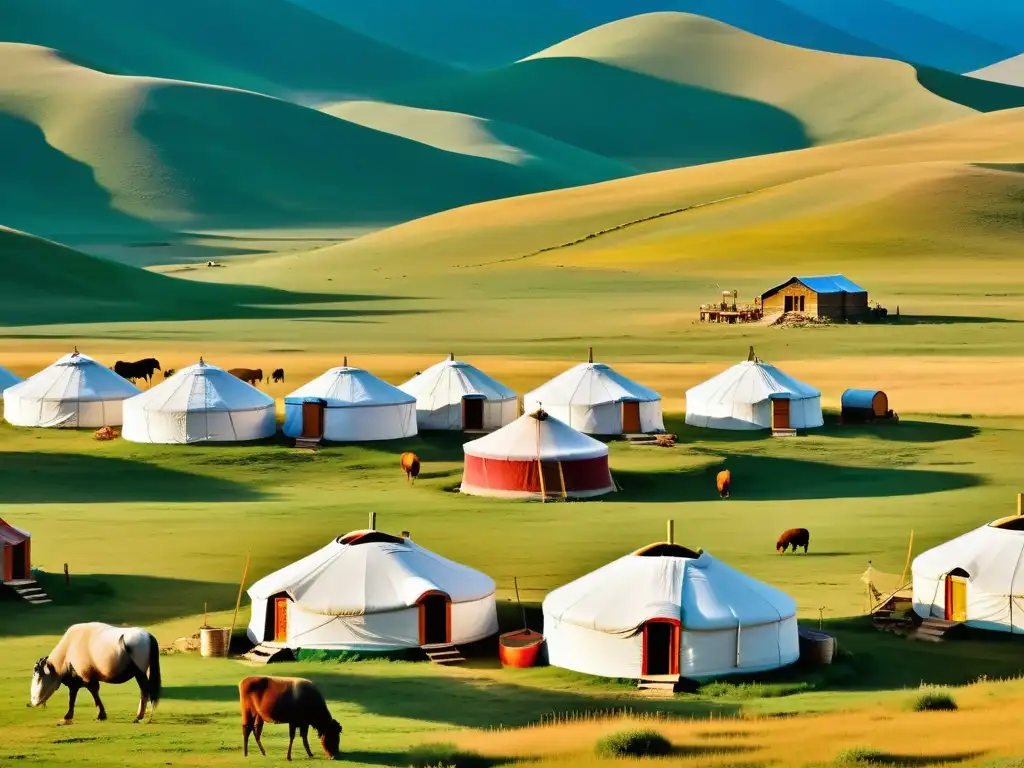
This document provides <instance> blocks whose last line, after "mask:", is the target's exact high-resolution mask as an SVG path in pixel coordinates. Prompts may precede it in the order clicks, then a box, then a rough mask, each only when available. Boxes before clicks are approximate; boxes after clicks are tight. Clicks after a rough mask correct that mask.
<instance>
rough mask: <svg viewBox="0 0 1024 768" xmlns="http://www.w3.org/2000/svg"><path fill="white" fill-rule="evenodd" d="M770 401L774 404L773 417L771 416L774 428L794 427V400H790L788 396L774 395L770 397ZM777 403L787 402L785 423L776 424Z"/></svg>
mask: <svg viewBox="0 0 1024 768" xmlns="http://www.w3.org/2000/svg"><path fill="white" fill-rule="evenodd" d="M768 402H769V403H771V405H772V414H771V417H772V418H771V425H772V429H792V428H793V404H792V402H790V399H789V398H788V397H773V398H770V399H769V400H768ZM776 403H785V404H786V423H785V424H784V425H783V424H776V423H775V409H776V405H775V404H776Z"/></svg>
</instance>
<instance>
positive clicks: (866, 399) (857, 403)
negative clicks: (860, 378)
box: [842, 389, 891, 422]
mask: <svg viewBox="0 0 1024 768" xmlns="http://www.w3.org/2000/svg"><path fill="white" fill-rule="evenodd" d="M842 407H843V421H844V422H851V421H874V420H875V419H884V418H888V417H889V416H890V414H891V411H890V410H889V398H888V397H887V396H886V394H885V392H883V391H882V390H880V389H848V390H846V391H845V392H843V398H842Z"/></svg>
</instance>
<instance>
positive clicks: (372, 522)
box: [370, 512, 377, 531]
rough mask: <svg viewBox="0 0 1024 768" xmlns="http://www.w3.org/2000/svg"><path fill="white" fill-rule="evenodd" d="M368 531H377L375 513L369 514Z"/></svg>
mask: <svg viewBox="0 0 1024 768" xmlns="http://www.w3.org/2000/svg"><path fill="white" fill-rule="evenodd" d="M370 530H371V531H376V530H377V513H376V512H371V513H370Z"/></svg>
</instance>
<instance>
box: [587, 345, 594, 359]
mask: <svg viewBox="0 0 1024 768" xmlns="http://www.w3.org/2000/svg"><path fill="white" fill-rule="evenodd" d="M587 362H588V363H592V362H594V348H593V347H591V348H590V354H589V355H588V356H587Z"/></svg>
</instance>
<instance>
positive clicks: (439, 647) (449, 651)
mask: <svg viewBox="0 0 1024 768" xmlns="http://www.w3.org/2000/svg"><path fill="white" fill-rule="evenodd" d="M423 652H424V653H426V654H427V658H428V659H430V660H431V661H432V662H433V663H434V664H461V663H462V662H464V661H465V659H464V658H463V657H462V653H461V652H460V651H459V649H458V648H456V647H455V646H454V645H451V644H450V643H437V644H434V645H424V646H423Z"/></svg>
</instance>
